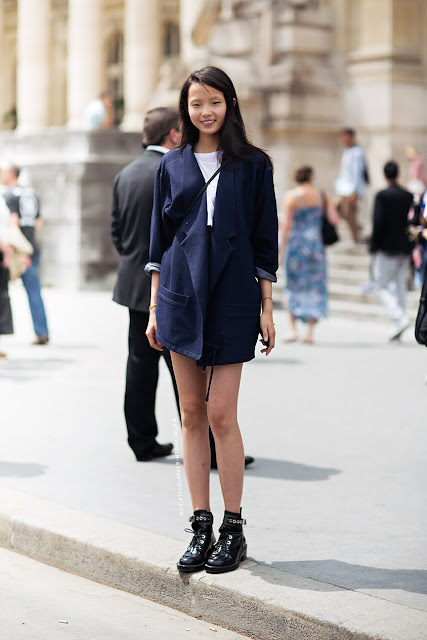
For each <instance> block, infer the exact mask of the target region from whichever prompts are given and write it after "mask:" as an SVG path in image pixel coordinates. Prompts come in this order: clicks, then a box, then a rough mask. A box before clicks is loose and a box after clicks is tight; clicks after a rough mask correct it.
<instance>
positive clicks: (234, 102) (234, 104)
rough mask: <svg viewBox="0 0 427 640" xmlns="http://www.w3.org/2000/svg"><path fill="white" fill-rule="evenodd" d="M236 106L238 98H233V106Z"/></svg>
mask: <svg viewBox="0 0 427 640" xmlns="http://www.w3.org/2000/svg"><path fill="white" fill-rule="evenodd" d="M235 106H236V98H233V107H235Z"/></svg>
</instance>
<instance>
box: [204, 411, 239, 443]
mask: <svg viewBox="0 0 427 640" xmlns="http://www.w3.org/2000/svg"><path fill="white" fill-rule="evenodd" d="M208 420H209V425H210V427H211V429H212V432H213V433H214V435H216V436H219V437H221V436H222V435H225V434H227V433H229V432H230V431H231V430H232V429H233V428H234V426H235V424H237V420H236V419H235V417H234V416H232V415H230V412H229V411H227V408H226V407H216V408H212V409H211V410H210V411H208Z"/></svg>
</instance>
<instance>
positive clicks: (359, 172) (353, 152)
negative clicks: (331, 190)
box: [335, 144, 366, 198]
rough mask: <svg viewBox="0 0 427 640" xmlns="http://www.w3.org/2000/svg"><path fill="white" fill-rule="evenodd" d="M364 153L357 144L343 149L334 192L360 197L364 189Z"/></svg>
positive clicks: (340, 194)
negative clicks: (355, 194) (354, 194)
mask: <svg viewBox="0 0 427 640" xmlns="http://www.w3.org/2000/svg"><path fill="white" fill-rule="evenodd" d="M365 167H366V164H365V154H364V153H363V149H362V147H360V146H359V145H358V144H355V145H353V146H352V147H347V148H346V149H344V151H343V154H342V158H341V166H340V171H339V174H338V178H337V180H336V182H335V192H336V193H337V194H338V195H339V196H349V195H350V194H352V193H357V195H358V196H359V197H360V198H362V197H363V195H364V193H365V190H366V181H365V177H364V172H365Z"/></svg>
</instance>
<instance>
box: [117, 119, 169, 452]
mask: <svg viewBox="0 0 427 640" xmlns="http://www.w3.org/2000/svg"><path fill="white" fill-rule="evenodd" d="M180 139H181V135H180V133H179V131H178V111H177V109H175V108H169V107H160V108H158V109H153V110H151V111H149V112H148V113H147V115H146V117H145V120H144V129H143V133H142V140H143V147H144V148H145V152H144V153H143V154H142V155H141V156H140V157H139V158H137V159H136V160H135V161H134V162H131V163H130V164H129V165H127V166H126V167H125V168H124V169H122V171H120V173H119V174H118V175H117V176H116V178H115V180H114V186H113V211H112V221H111V236H112V239H113V242H114V245H115V247H116V249H117V251H118V253H119V255H120V264H119V269H118V274H117V281H116V284H115V287H114V294H113V300H114V301H115V302H117V303H118V304H121V305H124V306H125V307H128V308H129V338H128V347H129V354H128V361H127V368H126V390H125V403H124V411H125V419H126V427H127V432H128V443H129V446H130V448H131V449H132V451H133V452H134V454H135V457H136V459H137V460H138V461H140V462H146V461H149V460H153V459H154V458H160V457H163V456H167V455H169V454H170V453H171V452H172V449H173V445H172V444H171V443H166V444H159V443H158V442H157V441H156V438H157V434H158V427H157V421H156V414H155V404H156V391H157V383H158V377H159V359H160V356H161V355H163V356H164V360H165V362H166V365H167V367H168V369H169V372H170V374H171V378H172V384H173V387H174V391H175V397H176V402H177V404H178V392H177V388H176V382H175V377H174V374H173V368H172V361H171V357H170V353H169V351H168V350H167V349H165V350H164V351H163V352H160V351H156V350H154V349H152V348H151V347H150V344H149V342H148V340H147V337H146V335H145V331H146V329H147V325H148V319H149V311H148V306H149V304H150V281H149V279H148V278H147V277H145V275H144V266H145V265H146V264H147V262H148V259H149V245H150V225H151V211H152V208H153V191H154V179H155V175H156V171H157V167H158V166H159V164H160V161H161V159H162V157H163V156H164V154H166V153H168V152H169V151H170V150H171V149H173V148H174V147H175V146H176V144H177V143H178V142H179V141H180Z"/></svg>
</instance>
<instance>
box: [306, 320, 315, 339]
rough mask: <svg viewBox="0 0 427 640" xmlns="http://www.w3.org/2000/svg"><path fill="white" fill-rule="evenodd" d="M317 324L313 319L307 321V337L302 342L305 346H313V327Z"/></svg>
mask: <svg viewBox="0 0 427 640" xmlns="http://www.w3.org/2000/svg"><path fill="white" fill-rule="evenodd" d="M316 324H317V320H316V319H315V318H310V319H309V321H308V331H307V335H306V337H305V340H304V342H305V343H306V344H313V342H314V337H313V333H314V327H315V325H316Z"/></svg>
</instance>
